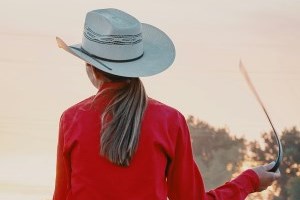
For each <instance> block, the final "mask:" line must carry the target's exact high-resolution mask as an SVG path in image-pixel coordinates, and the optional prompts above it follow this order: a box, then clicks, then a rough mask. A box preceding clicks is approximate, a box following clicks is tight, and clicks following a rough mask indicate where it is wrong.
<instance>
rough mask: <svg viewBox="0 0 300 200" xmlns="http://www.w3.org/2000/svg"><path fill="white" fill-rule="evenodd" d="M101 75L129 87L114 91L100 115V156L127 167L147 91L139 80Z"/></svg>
mask: <svg viewBox="0 0 300 200" xmlns="http://www.w3.org/2000/svg"><path fill="white" fill-rule="evenodd" d="M97 73H99V72H97ZM101 73H102V74H104V75H105V76H106V77H107V78H108V79H110V80H111V81H116V80H120V79H121V80H126V81H127V82H128V84H126V85H125V86H123V87H120V88H116V89H115V91H114V92H113V94H114V95H113V98H112V100H111V102H110V103H109V105H108V106H107V107H106V109H105V111H104V113H103V114H102V115H101V122H102V128H101V131H100V132H101V139H100V144H101V145H100V146H101V148H100V153H101V155H104V156H105V157H106V158H108V159H109V160H110V161H111V162H112V163H115V164H117V165H120V166H129V165H130V161H131V159H132V157H133V155H134V153H135V152H136V149H137V145H138V142H139V137H140V132H141V124H142V118H143V115H144V112H145V109H146V107H147V95H146V91H145V88H144V86H143V83H142V82H141V80H140V79H139V78H126V77H119V76H114V75H111V74H106V73H104V72H101Z"/></svg>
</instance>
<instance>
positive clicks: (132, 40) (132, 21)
mask: <svg viewBox="0 0 300 200" xmlns="http://www.w3.org/2000/svg"><path fill="white" fill-rule="evenodd" d="M56 40H57V43H58V46H59V47H61V48H63V49H64V50H66V51H67V52H69V53H71V54H73V55H75V56H77V57H79V58H80V59H82V60H84V61H85V62H87V63H89V64H91V65H93V66H95V67H96V68H98V69H100V70H102V71H105V72H107V73H110V74H114V75H118V76H125V77H143V76H151V75H154V74H158V73H160V72H162V71H164V70H165V69H167V68H168V67H169V66H171V64H172V63H173V61H174V59H175V47H174V44H173V42H172V41H171V39H170V38H169V37H168V36H167V35H166V34H165V33H164V32H163V31H161V30H160V29H158V28H156V27H154V26H152V25H149V24H144V23H140V22H139V21H138V20H137V19H136V18H134V17H133V16H131V15H129V14H127V13H125V12H123V11H121V10H117V9H112V8H109V9H99V10H93V11H90V12H88V13H87V15H86V18H85V24H84V32H83V39H82V43H81V44H75V45H70V46H68V45H67V44H66V43H65V42H64V41H63V40H62V39H60V38H58V37H56Z"/></svg>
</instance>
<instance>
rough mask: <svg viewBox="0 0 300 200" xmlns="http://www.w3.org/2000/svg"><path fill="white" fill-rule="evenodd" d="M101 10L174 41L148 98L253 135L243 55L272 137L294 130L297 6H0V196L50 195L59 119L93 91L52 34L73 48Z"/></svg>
mask: <svg viewBox="0 0 300 200" xmlns="http://www.w3.org/2000/svg"><path fill="white" fill-rule="evenodd" d="M107 7H114V8H118V9H121V10H124V11H127V12H128V13H130V14H132V15H133V16H135V17H137V18H138V19H139V20H140V21H141V22H144V23H149V24H152V25H154V26H157V27H159V28H160V29H162V30H163V31H165V32H166V33H167V34H168V35H169V36H170V37H171V38H172V40H173V41H174V44H175V47H176V53H177V56H176V60H175V62H174V64H173V65H172V67H171V68H170V69H168V70H167V71H165V72H163V73H162V74H159V75H157V76H153V77H148V78H143V79H142V80H143V81H144V84H145V87H146V89H147V91H148V95H149V96H151V97H153V98H156V99H158V100H160V101H162V102H164V103H166V104H169V105H171V106H173V107H175V108H177V109H178V110H179V111H181V112H182V113H183V114H184V115H185V116H188V115H194V116H195V117H198V118H199V119H201V120H204V121H206V122H208V123H209V124H211V125H213V126H215V127H227V128H228V129H229V130H230V132H231V133H232V134H235V135H238V136H245V137H246V138H249V139H259V135H260V134H261V133H262V132H264V131H269V130H270V125H269V124H268V122H267V119H266V117H265V115H264V113H263V112H262V110H261V108H260V107H259V104H258V103H257V102H256V100H255V98H254V96H253V95H252V93H251V92H250V90H249V88H248V86H247V85H246V82H245V81H244V79H243V77H242V75H241V74H240V72H239V69H238V62H239V59H242V60H243V62H244V64H245V66H246V67H247V69H248V71H249V75H250V77H251V78H252V80H253V82H254V85H255V87H256V88H257V90H258V93H259V94H260V96H261V99H262V100H263V102H264V103H265V105H266V107H267V110H268V111H269V114H270V116H271V118H272V120H273V122H274V125H275V127H276V128H277V130H278V132H280V131H282V130H283V129H284V128H285V127H287V128H289V127H292V126H297V127H298V128H299V127H300V118H299V113H300V104H299V103H298V102H299V101H300V90H299V89H298V88H299V86H300V68H299V64H300V56H299V55H300V40H299V36H300V2H299V1H296V0H285V1H284V0H281V1H279V0H265V1H261V0H251V1H239V0H228V1H227V0H224V1H216V0H210V1H208V0H207V1H202V0H185V1H176V0H172V1H167V0H165V1H160V0H152V1H134V0H126V1H124V0H123V1H121V0H119V1H74V0H73V1H70V0H68V1H58V0H52V1H38V0H27V1H19V0H18V1H17V0H1V2H0V26H1V29H0V43H1V45H2V48H0V64H1V67H0V90H1V93H2V94H1V97H2V98H1V104H0V158H1V159H0V199H6V200H10V199H20V197H22V199H31V200H34V199H50V197H51V194H52V190H53V182H54V173H55V154H56V140H57V126H58V119H59V117H60V115H61V113H62V112H63V111H64V110H65V109H66V108H68V107H69V106H71V105H73V104H75V103H76V102H78V101H80V100H82V99H84V98H86V97H88V96H90V95H92V94H94V93H95V92H96V91H95V89H94V88H93V87H92V85H91V84H90V83H89V81H88V78H87V76H86V73H85V68H84V64H83V61H81V60H79V59H77V58H75V57H74V56H72V55H69V54H68V53H66V52H64V51H63V50H61V49H59V48H57V45H56V43H55V36H60V37H62V38H63V39H64V40H65V41H66V42H68V43H69V44H75V43H80V41H81V37H82V30H83V22H84V17H85V14H86V12H88V11H90V10H92V9H97V8H107Z"/></svg>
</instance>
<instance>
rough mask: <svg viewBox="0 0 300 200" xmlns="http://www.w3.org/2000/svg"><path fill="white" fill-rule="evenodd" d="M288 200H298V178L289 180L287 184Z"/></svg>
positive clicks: (299, 196) (299, 182) (299, 178)
mask: <svg viewBox="0 0 300 200" xmlns="http://www.w3.org/2000/svg"><path fill="white" fill-rule="evenodd" d="M288 194H289V200H298V199H299V198H300V177H294V178H291V179H290V180H289V182H288Z"/></svg>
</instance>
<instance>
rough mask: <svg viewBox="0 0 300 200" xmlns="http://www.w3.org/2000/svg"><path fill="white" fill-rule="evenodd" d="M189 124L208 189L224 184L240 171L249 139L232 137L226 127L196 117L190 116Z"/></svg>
mask: <svg viewBox="0 0 300 200" xmlns="http://www.w3.org/2000/svg"><path fill="white" fill-rule="evenodd" d="M187 123H188V126H189V129H190V133H191V137H192V146H193V153H194V156H195V160H196V162H197V164H198V166H199V168H200V170H201V172H202V175H203V178H204V182H205V186H206V190H210V189H213V188H216V187H217V186H220V185H223V184H224V183H225V182H226V181H229V180H230V179H231V178H232V175H233V174H234V173H235V172H237V171H239V169H240V167H241V164H242V163H243V161H244V154H245V140H244V139H243V138H237V137H233V136H231V135H230V134H229V132H228V130H226V129H225V128H221V129H215V128H213V127H212V126H210V125H209V124H207V123H205V122H202V121H200V120H198V119H196V118H194V117H193V116H189V117H188V119H187Z"/></svg>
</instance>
